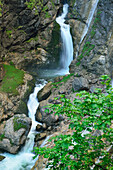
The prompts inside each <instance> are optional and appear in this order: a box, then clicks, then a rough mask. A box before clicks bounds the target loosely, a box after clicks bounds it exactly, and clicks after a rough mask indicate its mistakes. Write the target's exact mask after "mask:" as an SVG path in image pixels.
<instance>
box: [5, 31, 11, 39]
mask: <svg viewBox="0 0 113 170" xmlns="http://www.w3.org/2000/svg"><path fill="white" fill-rule="evenodd" d="M6 34H7V35H8V37H9V38H11V34H12V30H6Z"/></svg>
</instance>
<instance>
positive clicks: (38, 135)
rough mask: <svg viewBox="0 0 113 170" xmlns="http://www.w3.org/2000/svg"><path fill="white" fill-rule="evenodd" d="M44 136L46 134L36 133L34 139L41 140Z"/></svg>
mask: <svg viewBox="0 0 113 170" xmlns="http://www.w3.org/2000/svg"><path fill="white" fill-rule="evenodd" d="M46 136H47V134H46V133H40V134H37V135H36V138H35V140H36V141H41V140H43V139H45V138H46Z"/></svg>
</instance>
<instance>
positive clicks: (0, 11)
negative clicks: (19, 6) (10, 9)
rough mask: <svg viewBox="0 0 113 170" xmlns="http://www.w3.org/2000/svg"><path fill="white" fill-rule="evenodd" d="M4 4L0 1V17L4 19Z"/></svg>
mask: <svg viewBox="0 0 113 170" xmlns="http://www.w3.org/2000/svg"><path fill="white" fill-rule="evenodd" d="M2 8H3V2H2V0H0V17H2Z"/></svg>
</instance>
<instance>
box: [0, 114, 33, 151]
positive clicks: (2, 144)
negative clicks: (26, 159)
mask: <svg viewBox="0 0 113 170" xmlns="http://www.w3.org/2000/svg"><path fill="white" fill-rule="evenodd" d="M30 127H31V119H30V118H28V117H26V116H25V115H24V114H21V115H19V114H17V115H14V116H13V117H12V118H10V119H8V120H7V121H6V123H5V126H4V128H3V129H2V134H1V141H0V149H2V150H5V151H7V152H10V153H13V154H15V153H17V152H18V150H19V149H20V147H21V146H22V145H23V144H24V143H25V141H26V139H27V135H28V133H29V130H30Z"/></svg>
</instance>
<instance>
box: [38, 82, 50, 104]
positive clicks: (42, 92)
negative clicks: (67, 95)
mask: <svg viewBox="0 0 113 170" xmlns="http://www.w3.org/2000/svg"><path fill="white" fill-rule="evenodd" d="M51 87H52V83H51V82H49V83H47V84H46V85H45V86H44V88H43V89H42V90H40V91H39V93H38V95H37V97H38V101H39V102H40V101H42V100H46V99H47V98H48V97H49V96H50V94H51Z"/></svg>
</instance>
